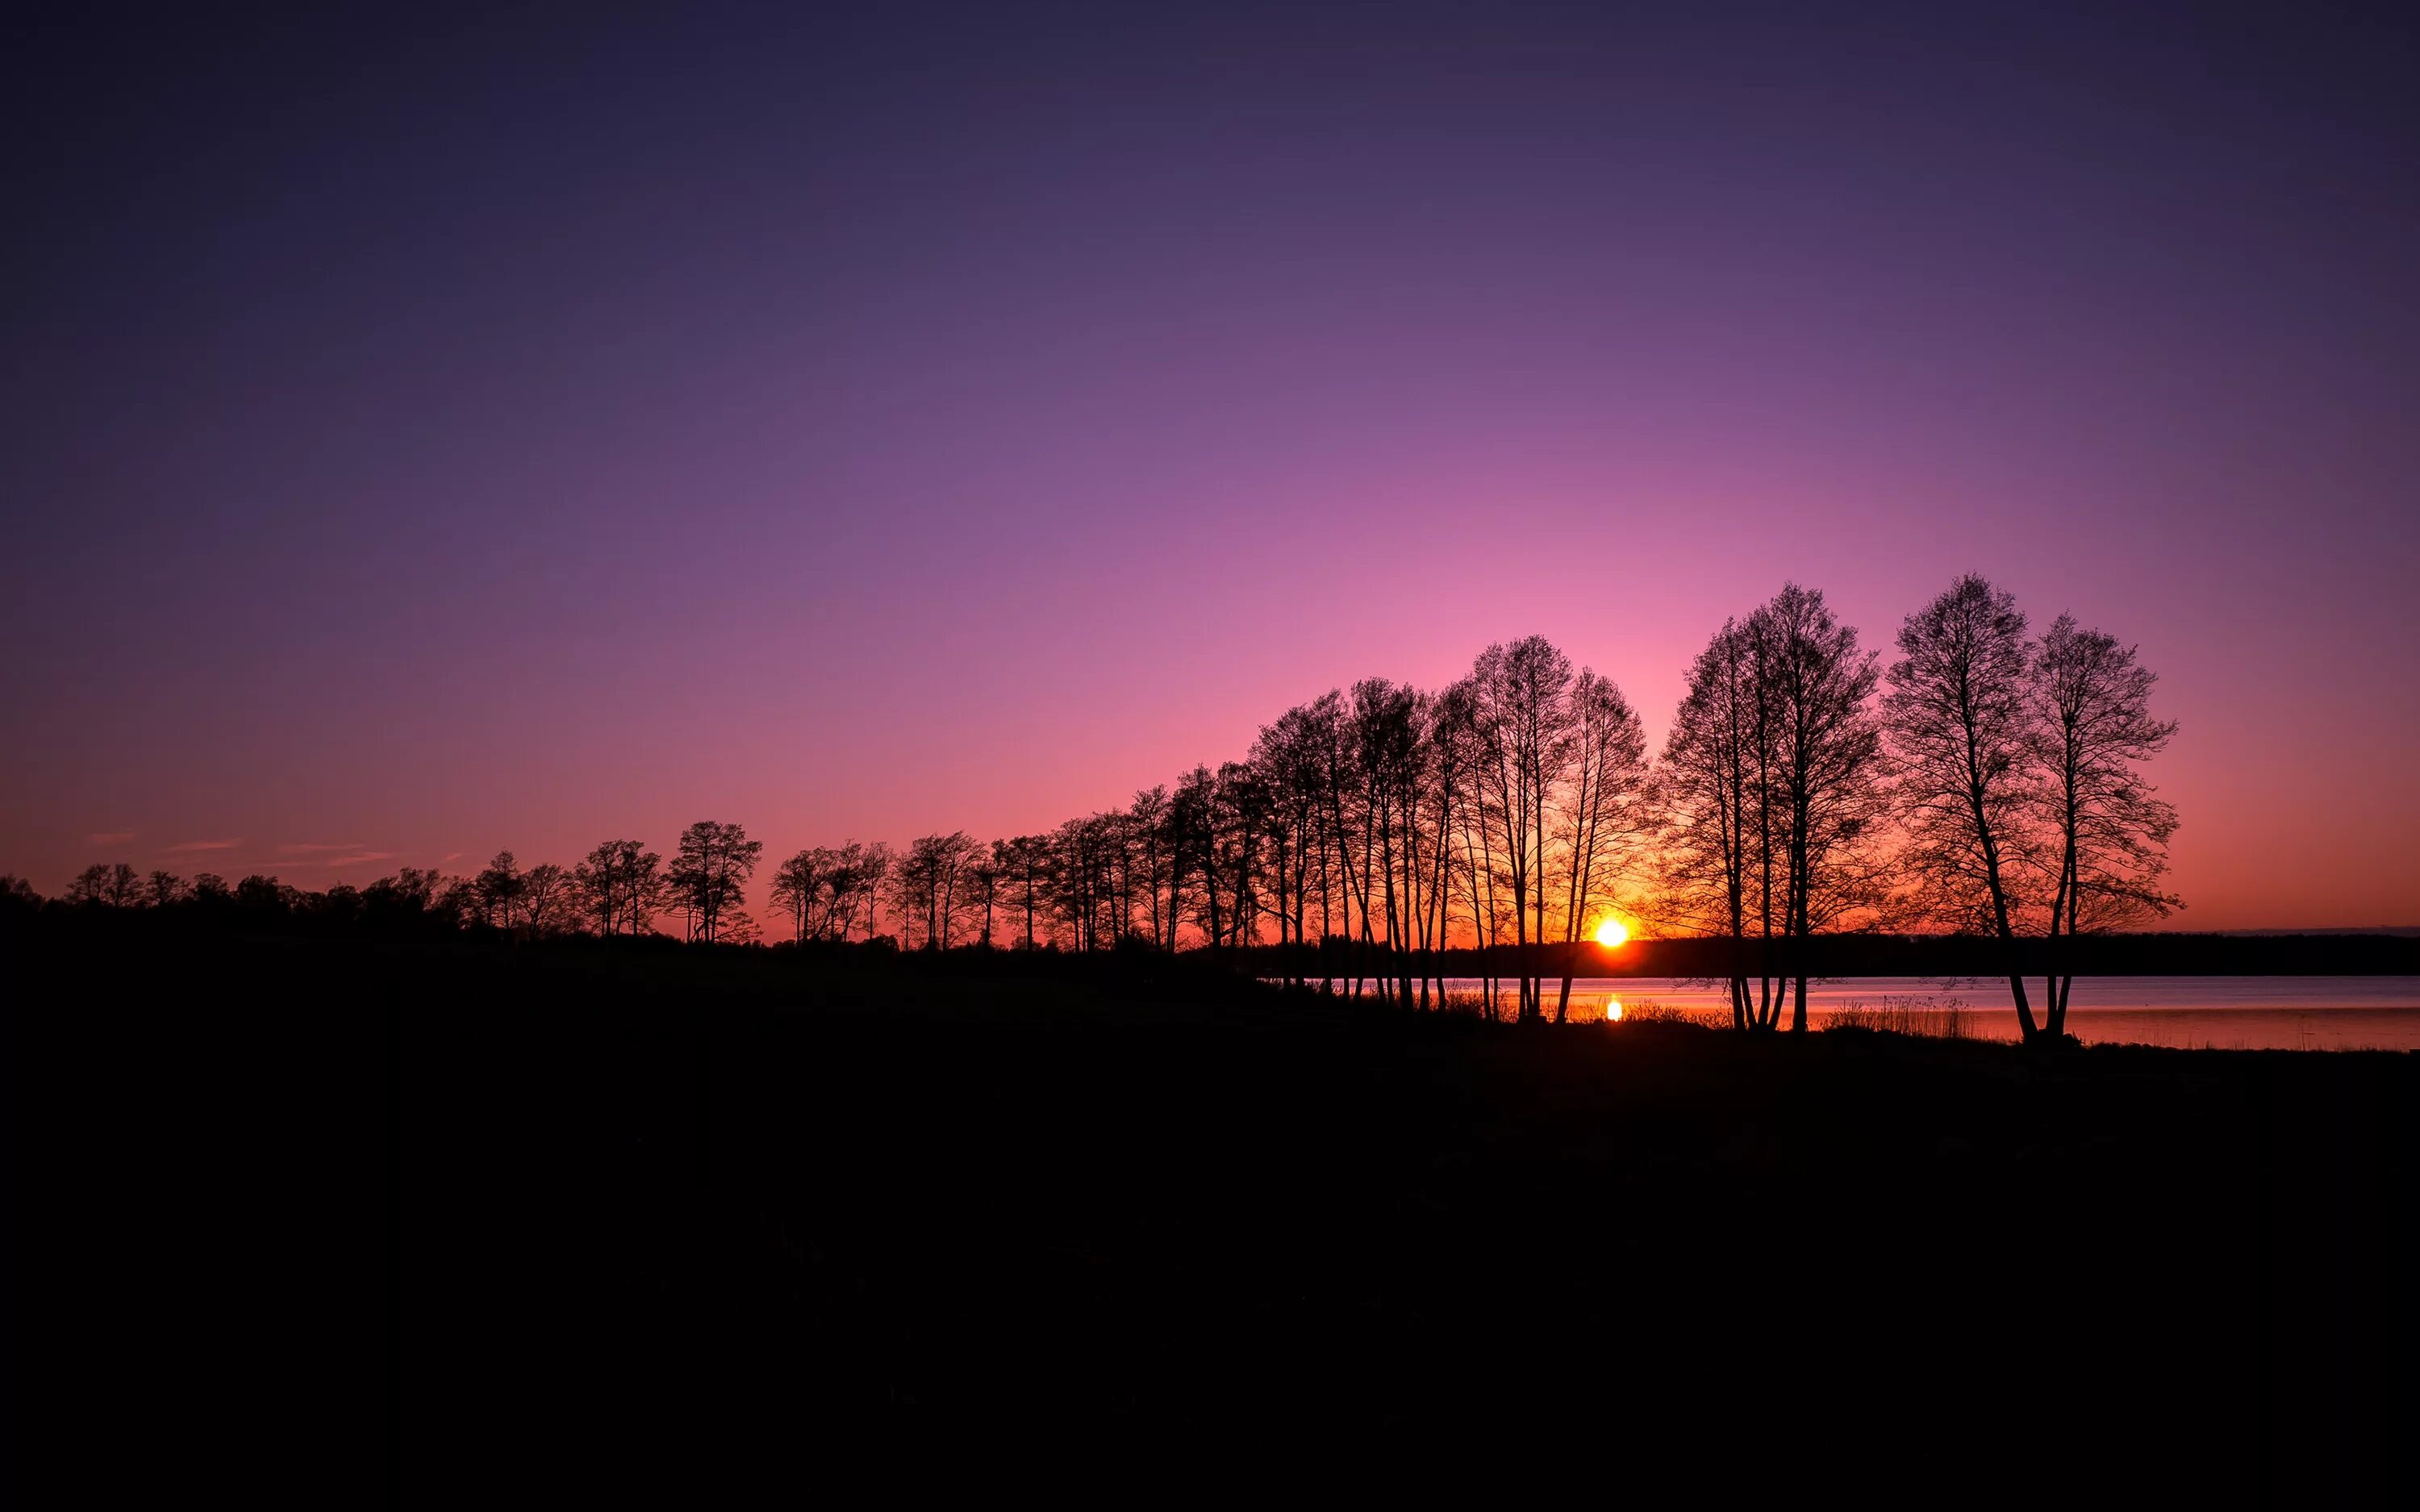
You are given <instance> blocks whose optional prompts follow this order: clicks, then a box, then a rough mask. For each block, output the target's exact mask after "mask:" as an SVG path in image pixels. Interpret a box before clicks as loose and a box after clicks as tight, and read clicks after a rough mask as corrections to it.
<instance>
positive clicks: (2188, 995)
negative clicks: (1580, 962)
mask: <svg viewBox="0 0 2420 1512" xmlns="http://www.w3.org/2000/svg"><path fill="white" fill-rule="evenodd" d="M2026 985H2027V988H2028V990H2029V993H2030V995H2032V996H2033V997H2034V999H2035V1002H2036V1007H2035V1012H2036V1013H2037V1014H2039V1013H2040V987H2041V982H2040V979H2039V978H2035V979H2032V980H2029V981H2028V982H2027V984H2026ZM1558 986H1559V982H1558V981H1557V980H1548V982H1547V983H1546V1004H1547V1008H1548V1011H1552V1010H1553V1007H1554V1001H1555V993H1556V989H1557V987H1558ZM1446 987H1447V990H1448V991H1450V992H1454V993H1469V994H1471V995H1474V996H1475V995H1477V994H1478V993H1479V992H1480V990H1481V983H1480V981H1479V980H1478V979H1476V978H1448V979H1447V980H1446ZM1502 999H1503V1002H1504V1005H1505V1007H1504V1011H1505V1012H1506V1013H1507V1014H1508V1015H1509V1014H1510V1012H1511V1011H1512V1008H1511V1005H1512V994H1511V993H1509V992H1507V993H1504V994H1502ZM1616 1003H1619V1004H1620V1005H1621V1011H1622V1017H1623V1019H1624V1020H1626V1021H1628V1022H1634V1023H1635V1022H1637V1021H1638V1020H1640V1019H1641V1018H1644V1017H1652V1016H1658V1015H1675V1016H1687V1017H1692V1018H1704V1019H1708V1020H1712V1021H1717V1022H1720V1023H1724V1024H1728V1023H1730V995H1729V993H1728V991H1727V989H1725V988H1724V987H1722V986H1720V985H1715V986H1707V985H1705V984H1703V983H1693V982H1688V981H1683V980H1678V979H1675V978H1670V977H1584V978H1580V979H1577V980H1574V981H1573V983H1572V1010H1571V1011H1572V1017H1573V1018H1575V1019H1579V1020H1583V1021H1591V1022H1595V1021H1603V1020H1605V1019H1606V1018H1607V1017H1608V1016H1609V1008H1610V1005H1612V1004H1616ZM1953 1015H1954V1017H1953ZM1843 1017H1846V1018H1849V1019H1851V1020H1854V1019H1857V1018H1860V1017H1862V1018H1864V1019H1865V1020H1866V1021H1867V1022H1878V1023H1879V1024H1880V1025H1881V1026H1905V1027H1916V1028H1925V1029H1931V1030H1936V1031H1937V1030H1939V1029H1941V1028H1944V1027H1947V1026H1952V1025H1954V1026H1955V1027H1956V1028H1957V1030H1958V1031H1959V1032H1961V1033H1962V1034H1963V1035H1964V1036H1965V1037H1967V1038H1969V1039H1986V1040H2014V1039H2016V1038H2017V1014H2016V1010H2015V1009H2013V1008H2011V1007H2010V1006H2009V984H2008V981H2007V980H2006V979H1999V980H1993V979H1984V978H1961V979H1958V980H1955V981H1949V982H1944V981H1938V980H1918V979H1911V978H1906V977H1844V978H1838V979H1835V980H1829V981H1815V982H1809V983H1808V984H1807V1018H1808V1021H1809V1023H1810V1025H1811V1026H1814V1027H1817V1028H1821V1027H1823V1026H1824V1024H1825V1023H1826V1022H1827V1021H1835V1020H1839V1019H1841V1018H1843ZM1789 1022H1790V1014H1789V1011H1788V1010H1787V1009H1786V1008H1785V1009H1784V1010H1783V1011H1782V1023H1783V1024H1784V1025H1785V1026H1786V1025H1787V1024H1788V1023H1789ZM2067 1027H2068V1032H2070V1033H2071V1034H2073V1035H2074V1036H2075V1037H2076V1038H2077V1039H2079V1040H2082V1041H2086V1043H2089V1044H2154V1045H2169V1046H2174V1047H2178V1048H2183V1049H2196V1050H2198V1049H2217V1050H2420V977H2099V978H2083V977H2079V978H2078V979H2076V983H2075V991H2074V994H2073V995H2072V996H2071V998H2070V999H2069V1005H2068V1014H2067Z"/></svg>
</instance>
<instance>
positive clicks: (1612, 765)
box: [1555, 668, 1650, 1024]
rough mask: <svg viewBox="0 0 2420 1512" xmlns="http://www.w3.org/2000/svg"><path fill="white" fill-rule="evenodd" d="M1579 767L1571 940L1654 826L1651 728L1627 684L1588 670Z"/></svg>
mask: <svg viewBox="0 0 2420 1512" xmlns="http://www.w3.org/2000/svg"><path fill="white" fill-rule="evenodd" d="M1571 710H1572V767H1571V778H1570V782H1569V784H1568V787H1567V788H1566V790H1565V792H1564V793H1563V795H1562V801H1561V803H1560V805H1559V807H1560V819H1561V833H1560V834H1559V837H1558V839H1559V844H1560V849H1561V852H1562V859H1563V892H1564V901H1563V943H1564V944H1565V945H1566V946H1567V947H1568V946H1574V945H1576V944H1578V942H1579V941H1580V939H1581V937H1582V936H1583V934H1584V933H1586V932H1587V930H1588V928H1589V925H1590V921H1591V920H1592V919H1593V918H1595V917H1596V916H1597V914H1598V912H1599V911H1600V909H1601V908H1602V907H1603V906H1605V905H1606V904H1609V903H1610V902H1611V901H1612V897H1613V894H1614V892H1615V889H1616V888H1617V887H1619V885H1620V884H1621V882H1623V881H1624V880H1626V879H1627V877H1628V876H1629V873H1630V872H1631V869H1632V868H1633V866H1634V865H1635V864H1636V863H1637V856H1636V855H1635V854H1634V852H1635V847H1636V845H1637V840H1638V837H1639V836H1640V835H1641V834H1642V833H1643V832H1645V830H1646V829H1647V828H1648V826H1649V823H1650V815H1649V810H1648V808H1647V805H1646V804H1645V803H1644V802H1643V801H1642V796H1643V795H1644V792H1645V789H1646V785H1647V776H1648V767H1647V735H1646V733H1645V732H1644V731H1643V730H1642V729H1641V728H1640V726H1639V723H1638V716H1637V714H1636V713H1635V712H1633V711H1632V709H1631V707H1630V701H1629V700H1627V699H1625V698H1623V697H1622V696H1621V688H1619V687H1615V686H1614V685H1613V684H1612V683H1611V682H1610V681H1608V680H1607V679H1606V678H1603V677H1599V676H1598V675H1597V674H1596V673H1595V672H1594V671H1589V670H1587V669H1585V668H1584V669H1582V670H1581V671H1580V674H1579V678H1578V680H1577V681H1576V682H1575V683H1574V684H1573V685H1572V693H1571ZM1571 957H1572V952H1571V951H1569V950H1566V951H1565V954H1564V957H1563V962H1564V964H1563V984H1562V989H1561V991H1560V993H1559V994H1558V995H1557V996H1556V998H1555V1022H1556V1023H1558V1024H1560V1023H1562V1022H1563V1020H1564V1017H1565V1015H1566V1014H1567V1013H1568V1012H1569V1011H1570V1010H1571V1003H1572V969H1571Z"/></svg>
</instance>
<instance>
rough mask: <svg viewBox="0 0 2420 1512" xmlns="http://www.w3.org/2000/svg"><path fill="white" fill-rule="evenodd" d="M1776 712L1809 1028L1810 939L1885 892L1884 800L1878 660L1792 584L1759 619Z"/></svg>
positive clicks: (1791, 919)
mask: <svg viewBox="0 0 2420 1512" xmlns="http://www.w3.org/2000/svg"><path fill="white" fill-rule="evenodd" d="M1750 624H1751V626H1752V631H1751V633H1752V639H1753V640H1754V643H1755V646H1756V648H1757V656H1758V662H1759V668H1760V676H1761V685H1762V703H1763V705H1764V708H1765V711H1766V716H1767V726H1766V737H1767V739H1766V746H1767V748H1768V760H1767V767H1766V770H1767V772H1768V773H1769V780H1768V781H1767V782H1765V783H1764V784H1762V785H1761V791H1762V792H1763V793H1764V794H1765V795H1767V798H1768V801H1769V803H1770V805H1771V807H1772V816H1771V821H1770V823H1769V824H1768V825H1765V826H1764V831H1763V832H1764V834H1767V835H1770V836H1771V838H1772V843H1773V845H1774V847H1775V848H1776V851H1777V853H1778V859H1779V863H1780V865H1779V872H1780V887H1781V900H1780V903H1781V908H1780V913H1781V933H1782V935H1783V937H1784V938H1785V939H1786V940H1787V941H1789V942H1790V945H1789V947H1788V949H1789V954H1790V960H1789V961H1788V963H1787V964H1788V965H1789V967H1790V976H1791V979H1792V982H1793V984H1794V988H1795V991H1794V994H1793V996H1792V1007H1791V1024H1790V1026H1791V1028H1792V1030H1793V1031H1795V1032H1798V1033H1804V1032H1806V1029H1807V963H1806V956H1807V949H1806V942H1807V940H1808V939H1809V938H1810V937H1812V936H1813V935H1814V934H1815V933H1818V932H1819V931H1821V930H1823V928H1824V927H1825V926H1827V925H1830V924H1833V923H1836V922H1838V920H1839V919H1840V918H1842V917H1843V916H1845V915H1846V914H1848V913H1849V912H1850V911H1851V910H1853V909H1856V908H1859V907H1863V906H1866V905H1868V904H1869V903H1872V902H1873V901H1874V899H1875V895H1876V886H1875V878H1874V874H1873V870H1872V868H1871V866H1870V865H1869V854H1868V853H1869V841H1870V839H1871V837H1872V835H1873V833H1874V830H1875V827H1876V825H1878V824H1879V822H1880V821H1881V818H1882V816H1883V809H1884V789H1883V784H1882V778H1883V760H1882V729H1881V723H1880V719H1879V716H1878V714H1877V711H1876V710H1875V708H1874V704H1873V694H1874V688H1875V684H1876V681H1877V676H1876V671H1875V665H1874V664H1875V660H1876V657H1875V656H1874V654H1873V653H1871V652H1863V651H1860V650H1858V648H1857V632H1856V630H1855V629H1854V628H1853V627H1852V626H1849V625H1842V624H1840V623H1839V621H1838V620H1837V619H1836V618H1834V617H1833V614H1832V611H1831V610H1830V609H1828V608H1827V607H1825V605H1824V603H1823V594H1821V593H1812V592H1809V591H1807V589H1804V588H1801V587H1799V586H1798V585H1797V584H1796V583H1785V584H1784V585H1783V586H1782V590H1781V592H1780V593H1779V594H1776V595H1775V596H1774V598H1773V599H1772V601H1771V602H1769V603H1767V604H1765V605H1764V606H1763V607H1762V608H1761V609H1758V610H1757V611H1756V614H1755V615H1754V616H1753V617H1752V619H1751V622H1750Z"/></svg>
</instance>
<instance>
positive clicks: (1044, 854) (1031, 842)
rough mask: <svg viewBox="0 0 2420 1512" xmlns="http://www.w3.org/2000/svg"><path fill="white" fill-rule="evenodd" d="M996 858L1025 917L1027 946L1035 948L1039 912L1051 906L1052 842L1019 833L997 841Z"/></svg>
mask: <svg viewBox="0 0 2420 1512" xmlns="http://www.w3.org/2000/svg"><path fill="white" fill-rule="evenodd" d="M992 858H993V861H994V864H996V865H997V866H998V867H999V868H1000V872H1001V877H1002V878H1004V879H1005V880H1006V882H1007V886H1008V888H1009V896H1010V898H1011V900H1012V901H1013V902H1014V903H1015V905H1016V908H1017V910H1018V911H1019V912H1020V913H1021V914H1023V916H1024V918H1025V934H1024V946H1025V949H1029V950H1031V949H1033V921H1034V916H1035V914H1036V913H1037V912H1038V911H1039V910H1040V909H1041V908H1043V907H1045V906H1047V901H1048V897H1049V893H1048V887H1049V877H1050V842H1049V841H1048V840H1047V838H1046V837H1044V836H1040V835H1019V836H1017V837H1016V839H1014V840H1004V841H993V842H992Z"/></svg>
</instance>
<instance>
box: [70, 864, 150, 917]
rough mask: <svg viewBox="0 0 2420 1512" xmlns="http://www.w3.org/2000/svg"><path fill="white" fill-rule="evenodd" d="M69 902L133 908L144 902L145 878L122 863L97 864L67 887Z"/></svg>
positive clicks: (84, 871) (78, 873)
mask: <svg viewBox="0 0 2420 1512" xmlns="http://www.w3.org/2000/svg"><path fill="white" fill-rule="evenodd" d="M67 901H68V902H70V903H83V904H85V905H88V906H91V907H96V908H133V907H137V906H139V905H141V904H142V903H144V902H145V894H144V887H143V878H142V877H141V876H140V875H139V874H138V873H137V872H135V870H134V869H133V868H132V867H131V866H129V865H127V864H126V863H125V862H123V861H115V862H108V861H96V862H94V863H93V864H92V865H90V866H88V867H85V869H84V870H83V871H81V872H77V873H76V876H75V880H74V881H72V882H70V883H69V884H68V891H67Z"/></svg>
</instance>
